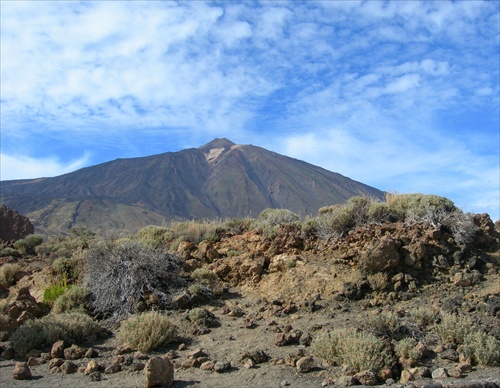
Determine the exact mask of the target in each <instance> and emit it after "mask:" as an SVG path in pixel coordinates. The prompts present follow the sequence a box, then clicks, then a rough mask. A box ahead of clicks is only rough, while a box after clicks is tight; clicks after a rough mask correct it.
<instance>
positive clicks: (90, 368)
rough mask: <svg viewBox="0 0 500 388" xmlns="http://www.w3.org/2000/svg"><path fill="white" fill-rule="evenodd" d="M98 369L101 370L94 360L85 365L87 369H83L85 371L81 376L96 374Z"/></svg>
mask: <svg viewBox="0 0 500 388" xmlns="http://www.w3.org/2000/svg"><path fill="white" fill-rule="evenodd" d="M99 369H101V366H100V365H99V364H98V363H97V362H96V361H94V360H91V361H89V363H88V364H87V367H86V368H85V370H84V371H83V374H85V375H90V374H92V373H94V372H97V371H99Z"/></svg>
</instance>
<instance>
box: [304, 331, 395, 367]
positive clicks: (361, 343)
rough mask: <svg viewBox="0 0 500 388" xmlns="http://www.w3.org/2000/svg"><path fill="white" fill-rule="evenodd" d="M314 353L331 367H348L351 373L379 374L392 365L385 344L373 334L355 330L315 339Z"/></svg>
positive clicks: (329, 334)
mask: <svg viewBox="0 0 500 388" xmlns="http://www.w3.org/2000/svg"><path fill="white" fill-rule="evenodd" d="M312 352H313V354H314V355H316V356H317V357H320V358H322V359H323V360H325V361H326V362H327V363H328V364H330V365H346V366H347V367H348V369H349V372H352V373H357V372H361V371H364V370H371V371H374V372H378V371H379V370H380V369H382V368H384V367H385V366H389V365H391V359H392V358H391V356H390V354H389V352H388V351H387V348H386V346H385V345H384V343H383V342H382V341H381V340H380V339H378V338H377V337H375V336H374V335H373V334H370V333H367V332H364V331H357V330H355V329H339V330H333V331H331V332H330V333H327V334H324V335H322V336H320V337H318V338H316V339H315V341H314V342H313V344H312Z"/></svg>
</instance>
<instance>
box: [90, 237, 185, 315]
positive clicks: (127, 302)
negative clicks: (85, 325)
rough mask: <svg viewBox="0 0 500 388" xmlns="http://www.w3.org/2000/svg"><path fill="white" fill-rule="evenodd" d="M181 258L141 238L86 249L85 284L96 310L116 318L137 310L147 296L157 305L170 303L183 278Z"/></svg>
mask: <svg viewBox="0 0 500 388" xmlns="http://www.w3.org/2000/svg"><path fill="white" fill-rule="evenodd" d="M180 268H181V264H180V261H179V260H178V259H177V258H176V257H175V256H174V255H172V254H169V253H168V252H166V251H164V250H162V249H154V248H152V247H150V246H148V245H146V244H145V243H141V242H140V241H130V240H124V241H119V242H117V243H116V244H101V245H96V246H94V247H92V248H91V249H89V251H88V254H87V256H86V259H85V286H86V287H87V289H88V290H89V291H90V293H91V295H92V298H93V302H92V305H93V308H94V310H95V311H96V312H98V313H102V314H104V315H106V316H111V317H113V318H115V319H118V318H122V317H126V316H128V315H130V314H133V313H135V312H136V311H137V310H138V308H137V307H138V303H139V302H140V301H144V300H145V299H146V298H151V299H153V300H156V301H157V303H156V304H157V305H158V306H159V307H167V306H169V305H170V302H171V298H172V295H173V294H175V293H176V292H177V291H178V290H179V289H180V288H181V287H182V286H184V284H185V281H184V280H183V279H182V278H181V276H180Z"/></svg>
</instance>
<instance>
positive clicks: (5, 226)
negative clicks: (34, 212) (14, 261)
mask: <svg viewBox="0 0 500 388" xmlns="http://www.w3.org/2000/svg"><path fill="white" fill-rule="evenodd" d="M34 232H35V228H34V227H33V225H32V224H31V222H30V220H29V219H28V217H25V216H22V215H20V214H19V213H18V212H16V211H15V210H13V209H10V208H8V207H7V206H4V205H2V206H0V241H5V242H7V241H16V240H19V239H21V238H23V237H26V236H27V235H29V234H33V233H34Z"/></svg>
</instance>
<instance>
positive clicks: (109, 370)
mask: <svg viewBox="0 0 500 388" xmlns="http://www.w3.org/2000/svg"><path fill="white" fill-rule="evenodd" d="M121 370H122V366H121V364H111V365H109V366H107V367H106V369H104V373H105V374H107V375H111V374H114V373H118V372H120V371H121Z"/></svg>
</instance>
